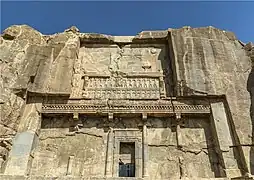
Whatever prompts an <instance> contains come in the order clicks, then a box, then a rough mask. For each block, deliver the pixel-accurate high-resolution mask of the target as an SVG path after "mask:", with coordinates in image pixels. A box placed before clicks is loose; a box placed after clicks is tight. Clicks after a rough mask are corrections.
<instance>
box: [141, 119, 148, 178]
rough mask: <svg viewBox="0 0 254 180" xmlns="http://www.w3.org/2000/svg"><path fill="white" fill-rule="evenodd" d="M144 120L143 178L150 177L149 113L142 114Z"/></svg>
mask: <svg viewBox="0 0 254 180" xmlns="http://www.w3.org/2000/svg"><path fill="white" fill-rule="evenodd" d="M142 120H143V133H142V136H143V137H142V139H143V178H145V177H148V142H147V114H142Z"/></svg>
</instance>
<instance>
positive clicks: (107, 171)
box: [105, 128, 113, 177]
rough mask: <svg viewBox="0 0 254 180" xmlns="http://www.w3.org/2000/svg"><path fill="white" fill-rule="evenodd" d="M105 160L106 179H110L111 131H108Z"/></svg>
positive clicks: (111, 163) (111, 156) (111, 162)
mask: <svg viewBox="0 0 254 180" xmlns="http://www.w3.org/2000/svg"><path fill="white" fill-rule="evenodd" d="M106 157H107V159H106V171H105V175H106V177H112V167H113V166H112V165H113V161H112V159H113V130H112V128H110V129H109V132H108V142H107V156H106Z"/></svg>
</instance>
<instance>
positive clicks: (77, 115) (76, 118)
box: [73, 112, 79, 121]
mask: <svg viewBox="0 0 254 180" xmlns="http://www.w3.org/2000/svg"><path fill="white" fill-rule="evenodd" d="M73 120H75V121H77V120H79V113H77V112H75V113H73Z"/></svg>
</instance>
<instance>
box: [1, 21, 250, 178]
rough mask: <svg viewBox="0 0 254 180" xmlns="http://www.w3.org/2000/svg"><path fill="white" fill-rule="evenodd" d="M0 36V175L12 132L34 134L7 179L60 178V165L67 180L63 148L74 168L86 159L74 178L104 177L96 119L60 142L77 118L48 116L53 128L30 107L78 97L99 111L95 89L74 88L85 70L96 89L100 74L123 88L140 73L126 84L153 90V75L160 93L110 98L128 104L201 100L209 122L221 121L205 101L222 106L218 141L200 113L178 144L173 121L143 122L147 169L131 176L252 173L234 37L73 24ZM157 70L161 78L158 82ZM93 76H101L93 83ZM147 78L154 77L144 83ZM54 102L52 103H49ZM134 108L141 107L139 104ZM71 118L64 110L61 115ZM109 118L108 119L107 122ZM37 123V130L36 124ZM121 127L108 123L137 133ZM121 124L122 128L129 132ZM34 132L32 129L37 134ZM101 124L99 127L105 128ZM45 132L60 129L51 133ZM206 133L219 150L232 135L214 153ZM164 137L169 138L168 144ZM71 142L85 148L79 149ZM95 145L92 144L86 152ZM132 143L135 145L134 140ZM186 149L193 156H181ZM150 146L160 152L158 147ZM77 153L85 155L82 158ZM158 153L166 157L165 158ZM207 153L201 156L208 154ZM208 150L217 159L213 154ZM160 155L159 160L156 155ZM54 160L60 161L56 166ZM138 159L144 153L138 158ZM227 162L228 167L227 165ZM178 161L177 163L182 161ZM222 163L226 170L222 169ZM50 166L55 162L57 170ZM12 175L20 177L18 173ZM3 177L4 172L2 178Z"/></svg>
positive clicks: (244, 55) (244, 88) (244, 78)
mask: <svg viewBox="0 0 254 180" xmlns="http://www.w3.org/2000/svg"><path fill="white" fill-rule="evenodd" d="M0 38H1V39H0V92H1V96H0V113H1V114H0V118H1V119H0V167H1V171H0V174H5V175H9V174H13V175H15V173H12V172H11V170H10V169H11V168H12V165H13V164H12V162H14V160H13V157H14V156H15V158H16V155H14V154H15V152H14V151H15V148H17V147H19V146H16V145H15V143H16V144H19V143H20V139H19V138H17V137H21V136H23V134H22V133H21V132H28V131H29V132H30V131H33V132H34V133H35V134H36V135H35V136H36V138H37V136H39V138H38V139H39V141H40V143H39V144H38V145H37V146H36V147H35V145H31V147H30V148H31V149H30V150H31V152H30V150H29V157H28V159H27V161H26V163H24V164H26V165H27V167H28V166H29V168H28V170H27V169H26V170H24V172H25V173H24V174H22V173H20V174H18V173H17V175H34V176H35V175H41V176H43V175H44V174H45V173H47V172H48V175H51V176H62V175H63V174H65V173H63V169H66V168H67V175H68V173H70V172H71V170H70V164H72V160H70V159H71V158H69V159H68V158H67V156H66V157H63V156H62V154H64V153H65V152H66V151H69V150H70V149H71V150H70V151H71V152H76V155H77V158H78V159H79V160H77V162H79V163H80V161H82V162H83V161H84V159H86V161H85V163H86V164H85V165H86V168H85V167H83V166H84V164H83V165H82V167H81V166H80V165H79V164H75V167H76V170H74V171H75V172H74V174H75V176H82V177H83V176H85V174H87V175H88V174H91V176H96V177H97V176H98V177H103V176H104V170H101V168H104V161H103V162H102V161H100V159H98V158H99V157H101V158H104V157H105V158H108V157H109V155H108V154H107V153H108V150H107V153H106V151H105V152H103V153H101V152H100V150H101V149H107V148H108V147H109V145H108V144H105V142H106V141H108V143H109V142H110V141H109V140H108V139H109V137H110V133H111V131H108V132H105V131H102V129H100V128H101V127H100V124H103V123H104V124H105V122H104V121H103V122H101V121H100V120H98V119H96V120H93V119H92V118H91V122H90V120H87V121H86V123H84V122H83V121H82V123H83V125H82V127H83V126H84V125H85V124H86V125H87V127H84V131H82V133H79V134H78V135H76V136H74V137H73V136H72V135H70V134H69V135H68V136H66V135H63V134H64V133H66V132H67V131H68V129H69V126H71V125H70V124H71V121H72V120H73V119H74V120H75V119H76V118H77V117H76V116H78V115H76V112H75V113H74V114H73V117H72V115H71V116H70V115H68V116H64V117H60V118H59V117H57V118H58V120H59V119H61V120H62V121H61V122H60V121H59V122H58V121H57V118H56V117H55V116H52V117H51V116H49V115H50V114H51V113H48V114H49V115H48V114H47V116H46V115H45V117H44V115H43V117H42V120H43V121H41V120H40V116H41V114H42V110H41V108H42V107H41V106H40V105H38V102H40V103H42V105H43V104H47V102H48V99H51V97H54V98H53V100H52V101H50V102H53V103H56V104H68V103H69V102H70V101H74V102H76V100H77V99H79V100H80V101H82V100H84V99H89V100H93V99H95V100H98V99H99V102H98V101H94V103H95V104H96V103H97V105H101V104H103V103H104V101H102V100H100V99H107V102H106V103H105V104H106V105H107V106H109V102H110V101H108V99H110V97H107V95H106V94H103V93H102V91H100V93H101V97H102V98H101V97H99V96H97V94H98V93H97V94H96V92H95V94H93V93H94V91H93V90H91V91H85V92H84V89H85V85H86V82H87V83H88V86H89V83H90V81H89V80H87V79H86V78H87V76H86V74H89V73H90V74H93V75H91V76H92V77H93V78H94V79H93V80H94V81H95V83H94V84H93V85H91V87H95V86H96V83H97V84H98V86H99V85H100V84H103V82H104V79H105V78H108V77H110V78H112V79H113V80H114V82H118V79H119V77H120V79H121V81H126V84H127V82H129V81H128V78H129V79H130V78H136V77H142V78H143V79H142V81H136V80H135V83H136V82H140V84H142V83H144V84H145V87H146V85H148V86H149V82H154V84H155V85H154V87H155V89H156V83H157V79H156V78H159V80H158V87H160V88H161V87H163V88H162V89H163V90H161V89H160V90H159V91H158V94H156V93H157V92H155V93H154V94H153V93H152V91H151V94H149V98H147V96H148V95H147V94H145V93H144V94H142V93H141V94H136V95H133V96H132V95H130V98H129V97H127V96H128V95H126V97H127V98H123V97H124V95H122V94H121V93H122V92H120V95H119V94H118V95H116V96H115V99H121V100H122V99H125V100H126V99H131V102H132V101H134V100H135V99H138V100H139V101H140V100H142V99H145V100H151V99H155V100H157V99H159V100H160V99H163V100H168V99H170V100H171V104H173V103H172V102H173V100H172V99H174V98H176V99H177V100H179V101H181V102H184V103H185V101H186V102H187V100H186V99H193V101H189V100H188V102H187V103H186V104H188V103H189V102H191V103H193V102H194V105H196V104H198V103H199V100H200V99H201V100H202V102H203V101H205V103H204V104H210V105H209V106H210V108H211V109H212V111H213V112H211V113H210V112H208V113H210V114H212V116H213V118H214V119H215V120H214V121H216V116H217V115H218V116H219V117H221V114H220V113H219V112H220V111H215V110H213V108H214V106H215V105H214V104H216V103H217V100H220V101H221V102H223V105H224V106H223V110H222V109H221V110H222V111H223V113H224V109H225V114H226V117H225V118H226V121H227V122H225V123H226V124H227V125H226V126H227V127H229V128H228V129H229V133H228V135H225V139H226V140H225V139H223V138H224V137H223V133H224V132H225V134H227V133H226V130H225V129H224V126H223V127H222V126H221V127H217V126H216V122H215V123H214V124H215V127H214V128H215V130H213V129H212V128H213V127H211V128H209V126H210V124H209V123H210V120H209V118H208V117H206V116H205V117H203V116H202V118H199V119H198V120H195V118H189V119H188V118H187V119H188V120H186V122H188V123H189V126H188V125H186V124H185V125H181V127H182V130H181V138H183V139H184V138H185V139H184V140H183V145H179V142H180V140H179V137H180V136H179V132H178V131H177V129H176V130H174V128H175V126H173V125H172V124H174V123H173V121H174V120H170V122H171V121H172V124H170V125H165V122H164V120H161V119H156V118H157V117H153V118H151V120H149V122H150V121H151V122H152V121H153V122H154V125H152V126H151V128H149V126H148V130H147V132H148V135H147V137H148V140H147V144H148V145H147V144H146V145H147V146H148V147H149V148H148V149H149V150H147V151H149V155H150V160H149V162H150V163H149V165H147V167H146V166H145V165H142V168H144V170H143V171H137V172H136V173H137V174H139V173H140V174H142V172H143V173H145V172H146V169H145V168H148V169H149V168H150V169H151V171H150V173H148V174H149V177H150V179H151V180H152V179H165V178H166V179H168V178H174V179H177V178H178V177H180V178H183V177H189V178H197V179H198V177H204V178H211V177H214V178H216V177H236V176H237V175H235V176H234V175H232V174H230V173H229V171H228V167H233V166H234V169H239V171H240V174H241V175H246V174H252V175H254V114H253V113H254V110H253V103H254V66H253V62H254V46H253V44H252V43H248V44H243V43H241V42H240V41H239V40H237V38H236V37H235V35H234V34H233V33H231V32H225V31H223V30H219V29H216V28H214V27H204V28H191V27H183V28H180V29H168V30H165V31H143V32H141V33H139V34H138V35H136V36H135V37H134V36H133V37H132V36H131V37H128V36H126V37H124V36H122V37H118V36H110V35H104V34H95V33H80V32H79V30H78V29H77V28H76V27H71V28H70V29H67V30H65V31H64V32H62V33H57V34H53V35H43V34H41V33H40V32H38V31H37V30H35V29H33V28H31V27H29V26H27V25H14V26H11V27H9V28H7V29H5V30H4V31H3V33H2V34H1V37H0ZM140 72H142V73H140ZM149 73H150V74H149ZM160 73H162V74H163V77H164V78H161V77H162V75H161V74H160ZM94 74H95V75H94ZM102 74H103V75H102ZM147 74H148V75H147ZM151 74H152V75H151ZM157 74H159V75H157ZM98 76H100V77H101V78H102V79H103V80H101V79H99V80H98V81H97V80H96V78H98ZM151 77H152V79H153V80H154V81H152V80H149V78H151ZM144 78H147V79H144ZM81 80H82V81H81ZM83 81H84V82H85V83H84V84H83ZM105 81H106V80H105ZM146 81H147V84H146ZM91 82H92V81H91ZM133 82H134V80H133ZM92 83H93V82H92ZM120 84H121V82H120ZM130 84H131V83H130ZM132 85H133V84H132ZM113 86H117V85H112V87H113ZM130 86H131V85H130ZM137 86H138V85H137ZM128 87H129V85H127V86H126V88H127V89H128ZM100 88H101V87H100ZM164 91H165V92H164ZM114 93H115V92H114ZM116 93H118V92H116ZM149 93H150V91H149ZM127 94H128V92H127ZM119 97H121V98H119ZM182 99H184V101H182ZM60 100H61V103H59V102H60ZM58 101H59V102H58ZM36 103H37V104H36ZM118 103H121V102H118ZM135 103H136V102H135ZM140 103H141V104H142V103H143V102H142V101H140ZM34 104H35V105H34ZM95 104H92V105H95ZM147 104H149V103H147ZM217 104H218V103H217ZM217 104H216V108H217ZM92 105H91V106H92ZM119 107H120V106H119ZM121 107H122V106H121ZM129 107H130V106H129ZM218 107H219V106H218ZM72 113H73V112H72V111H71V110H70V112H69V114H72ZM78 113H79V112H78ZM98 113H100V112H98ZM174 113H175V110H174ZM151 114H152V113H151ZM180 114H181V113H180ZM110 115H111V114H110V113H109V115H108V117H109V119H110ZM103 116H104V115H103ZM143 116H144V119H146V115H144V114H143ZM175 116H176V117H177V116H178V114H177V113H175V114H174V117H175ZM35 117H36V118H35ZM158 117H160V116H158ZM186 117H187V115H186ZM170 118H172V117H170ZM34 119H38V120H34ZM68 119H72V120H68ZM134 119H135V118H134ZM35 121H36V122H35ZM219 121H220V120H218V124H219ZM37 123H38V124H41V125H37ZM89 123H91V124H92V125H91V124H89ZM107 123H109V124H110V123H112V122H111V121H109V122H107ZM107 123H106V124H107ZM121 123H122V122H119V124H117V123H115V124H114V126H112V127H114V128H116V127H117V128H121V129H124V128H125V129H126V128H129V126H130V128H136V129H138V128H140V123H142V122H140V120H135V122H132V121H130V120H126V122H125V124H124V123H123V124H121ZM128 123H130V124H129V126H128ZM156 123H157V124H156ZM188 123H187V124H188ZM35 124H36V125H35ZM76 125H77V124H76ZM222 125H223V124H222ZM35 126H36V127H35ZM37 126H41V128H42V129H40V127H37ZM110 126H111V125H107V127H110ZM203 126H204V127H203ZM75 127H78V126H75ZM88 127H89V128H88ZM162 127H163V128H164V129H163V128H162ZM183 127H185V128H183ZM200 127H203V128H204V131H205V132H203V130H202V131H201V130H196V131H195V130H194V129H195V128H200ZM55 128H60V130H56V129H55ZM117 128H116V129H117ZM160 128H161V129H160ZM170 128H172V129H170ZM177 128H178V126H177ZM179 128H180V126H179ZM188 128H190V129H188ZM191 128H193V129H191ZM216 128H217V129H216ZM169 129H170V130H169ZM143 131H144V129H143ZM177 132H178V133H177ZM199 134H202V135H204V134H206V136H208V137H209V138H207V137H206V138H204V137H200V136H199ZM214 134H216V135H215V136H216V138H217V139H218V140H217V141H218V144H219V145H218V146H220V147H221V146H223V145H222V144H220V143H221V142H224V141H225V142H229V141H227V138H228V137H229V138H228V139H230V141H231V139H232V143H231V144H228V146H227V147H224V146H223V147H224V149H223V148H220V150H219V151H221V152H218V150H216V148H215V149H210V147H208V148H207V146H216V143H215V142H214V141H215V140H212V139H213V138H214V137H215V136H213V135H214ZM220 135H221V136H220ZM15 136H16V138H15ZM63 136H64V137H63ZM119 137H120V136H119ZM36 138H35V137H32V138H31V139H33V140H31V141H33V143H32V144H36V143H34V142H35V141H37V140H34V139H36ZM59 138H60V139H61V138H62V139H64V140H60V139H59ZM107 138H108V139H107ZM142 138H143V139H142ZM174 138H176V139H177V138H178V139H177V140H172V139H174ZM181 138H180V139H181ZM221 138H222V139H221ZM136 139H138V140H137V142H139V140H140V139H142V142H143V141H145V140H144V134H143V135H142V133H141V134H138V135H137V138H136ZM188 140H189V141H188ZM78 141H80V142H78ZM81 141H82V142H81ZM140 141H141V140H140ZM203 141H206V143H204V142H203ZM92 142H94V144H93V143H92ZM22 143H23V142H22ZM79 143H80V145H82V146H84V147H86V149H85V150H84V149H82V148H80V146H79ZM195 143H197V144H198V145H197V146H198V148H199V150H198V151H197V149H195V148H194V146H195ZM69 144H71V145H72V148H69V147H68V146H69ZM95 144H96V145H98V146H95V147H94V148H93V145H95ZM19 145H20V144H19ZM136 145H138V146H140V147H141V146H142V145H140V144H139V143H137V144H136ZM143 146H144V145H143ZM192 146H193V147H192ZM61 147H62V148H63V149H61ZM176 147H177V148H176ZM179 147H180V151H179ZM191 147H192V148H193V149H194V150H193V149H192V150H190V149H191ZM158 148H160V149H159V150H158ZM182 148H183V149H182ZM184 148H187V150H186V149H184ZM188 148H189V149H188ZM212 148H213V147H212ZM11 149H12V152H11V153H10V150H11ZM13 149H14V150H13ZM43 149H45V151H44V150H43ZM48 149H52V150H49V151H50V152H51V153H52V154H51V155H50V156H52V157H50V158H52V160H53V161H54V162H55V163H53V162H52V164H53V165H52V166H46V165H45V163H46V162H45V161H43V160H42V159H43V158H44V157H46V156H48V154H47V153H45V152H48ZM46 150H47V151H46ZM24 151H25V150H24ZM82 151H86V153H88V154H82ZM168 151H170V152H172V153H171V154H170V155H169V156H168ZM231 151H232V154H231V153H230V152H231ZM30 153H31V154H32V155H31V154H30ZM43 153H44V154H43ZM54 153H55V154H54ZM80 153H81V154H80ZM174 153H175V155H174ZM223 153H225V154H226V155H223ZM227 153H228V154H227ZM74 154H75V153H74ZM94 154H96V156H98V157H96V156H94ZM207 154H211V155H209V157H208V156H207ZM216 154H221V155H218V157H217V155H216ZM30 155H31V156H32V157H33V158H32V159H33V163H31V162H30V161H31V160H30ZM53 156H54V157H53ZM166 156H168V157H167V158H165V157H166ZM178 156H179V157H178ZM233 156H234V157H233ZM70 157H72V156H70ZM176 157H177V158H176ZM211 157H212V158H211ZM15 158H14V159H15ZM54 158H56V159H61V158H62V159H61V160H59V162H58V161H55V160H54ZM142 158H145V157H143V156H142ZM195 158H196V159H195ZM223 158H224V159H223ZM193 159H195V161H197V162H200V163H201V162H204V164H206V165H207V166H205V167H206V168H204V171H202V172H201V171H200V172H196V171H195V168H193V167H196V169H202V168H201V167H202V166H200V164H198V163H196V164H195V163H194V162H192V161H193ZM221 159H223V160H221ZM233 159H234V160H236V161H237V163H236V165H235V164H234V163H235V162H234V160H233ZM24 161H25V160H24ZM143 161H145V160H143ZM147 161H148V160H147ZM222 161H223V163H222ZM35 162H37V164H36V163H35ZM70 162H71V163H70ZM136 162H137V161H136ZM158 162H160V163H161V164H160V163H158ZM185 162H187V165H186V164H185V165H184V163H185ZM190 162H191V163H190ZM228 162H229V164H230V165H229V164H227V163H228ZM8 163H9V164H8ZM29 163H30V164H31V165H29ZM43 163H44V165H43ZM68 163H69V164H68ZM107 163H108V162H107ZM107 163H106V164H107ZM188 163H189V164H188ZM192 163H194V165H193V164H192ZM220 163H221V164H220ZM60 164H64V165H63V166H61V168H59V167H60ZM67 164H68V165H67ZM162 164H164V165H165V167H164V168H166V169H172V171H171V172H169V173H168V172H166V170H165V169H164V170H165V171H164V170H163V169H161V168H159V167H160V165H162ZM208 164H209V165H208ZM233 164H234V165H233ZM210 166H211V167H210ZM236 166H237V167H236ZM191 167H192V168H193V169H191ZM57 168H58V169H57ZM78 168H80V172H78V170H79V169H78ZM82 168H83V169H84V168H85V171H82V173H81V170H82ZM38 169H39V170H38ZM74 169H75V168H74ZM222 169H223V170H225V169H226V170H225V172H222ZM229 169H230V168H229ZM19 170H20V172H21V171H22V168H21V169H19ZM108 171H109V172H110V171H111V170H110V168H109V167H108V165H107V166H106V167H105V174H106V176H107V177H108ZM22 172H23V171H22ZM98 172H99V173H98ZM165 172H166V173H165ZM80 174H82V175H80ZM109 174H110V173H109ZM214 174H215V175H214ZM229 174H230V175H229ZM233 174H234V173H233ZM65 175H66V174H65ZM146 175H147V174H146ZM146 175H145V176H143V178H145V177H146ZM0 177H1V175H0ZM7 177H8V176H4V178H7ZM24 178H25V177H24Z"/></svg>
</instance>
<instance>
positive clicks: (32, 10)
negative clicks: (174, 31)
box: [1, 1, 254, 42]
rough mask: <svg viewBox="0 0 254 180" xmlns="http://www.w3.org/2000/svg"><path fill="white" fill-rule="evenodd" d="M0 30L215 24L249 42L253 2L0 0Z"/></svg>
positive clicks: (119, 30)
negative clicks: (18, 27) (20, 26)
mask: <svg viewBox="0 0 254 180" xmlns="http://www.w3.org/2000/svg"><path fill="white" fill-rule="evenodd" d="M1 3H2V4H1V32H2V31H3V30H4V29H5V28H7V27H8V26H10V25H13V24H28V25H30V26H32V27H33V28H35V29H37V30H39V31H40V32H42V33H43V34H52V33H56V32H62V31H64V30H65V29H66V28H68V27H70V26H71V25H75V26H77V27H78V28H79V29H80V31H81V32H97V33H105V34H111V35H135V34H137V33H138V32H140V31H142V30H161V29H167V28H180V27H182V26H186V25H188V26H191V27H203V26H209V25H211V26H214V27H217V28H220V29H224V30H229V31H233V32H234V33H235V34H236V35H237V37H238V38H239V39H240V40H242V41H243V42H249V41H252V42H254V2H200V1H195V2H188V1H187V2H172V1H171V2H170V1H161V2H156V1H147V2H145V1H140V2H135V1H125V2H124V1H108V2H105V1H101V2H98V1H91V2H87V1H76V2H72V1H55V2H54V1H41V2H32V1H27V2H20V1H17V2H15V1H4V2H1Z"/></svg>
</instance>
